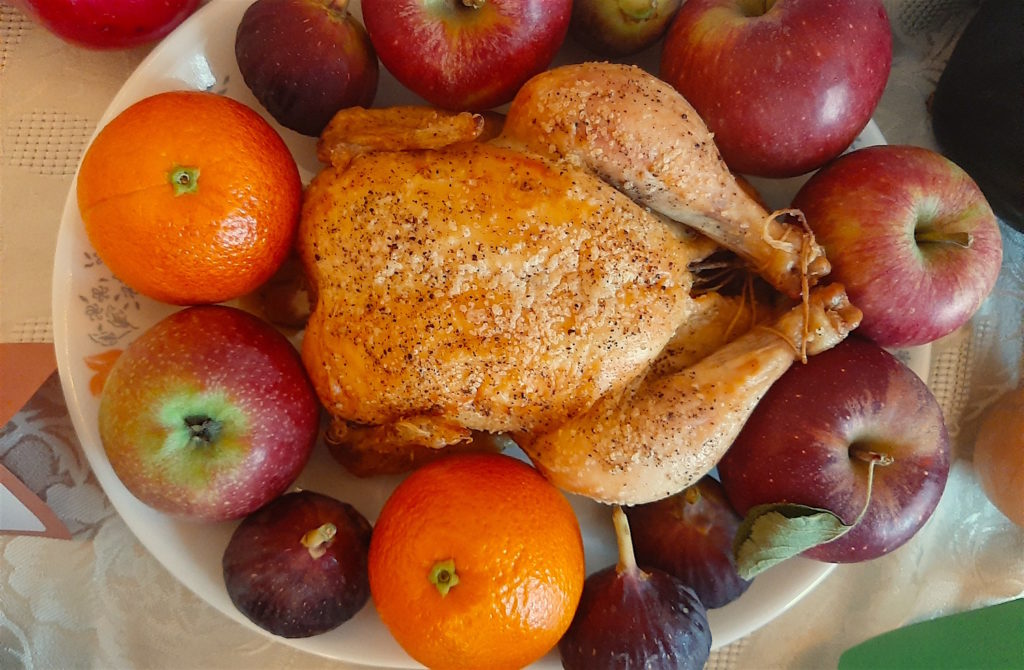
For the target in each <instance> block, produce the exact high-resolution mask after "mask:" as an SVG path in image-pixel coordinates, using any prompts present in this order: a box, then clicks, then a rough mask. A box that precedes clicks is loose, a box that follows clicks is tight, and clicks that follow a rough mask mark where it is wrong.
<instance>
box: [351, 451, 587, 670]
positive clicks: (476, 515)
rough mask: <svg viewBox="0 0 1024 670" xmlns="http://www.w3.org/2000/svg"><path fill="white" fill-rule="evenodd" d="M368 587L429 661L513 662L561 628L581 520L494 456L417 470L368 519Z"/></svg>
mask: <svg viewBox="0 0 1024 670" xmlns="http://www.w3.org/2000/svg"><path fill="white" fill-rule="evenodd" d="M369 571H370V591H371V593H372V595H373V601H374V604H375V605H376V607H377V611H378V613H379V614H380V618H381V620H382V621H383V622H384V624H385V625H386V626H387V628H388V630H390V631H391V634H392V635H393V636H394V638H395V640H397V641H398V643H399V644H400V645H401V646H402V648H403V649H405V651H406V652H408V654H409V655H410V656H412V657H413V658H414V659H416V660H417V661H419V662H420V663H422V664H424V665H426V666H427V667H429V668H435V669H445V670H449V669H450V670H454V669H459V668H465V669H467V670H468V669H472V670H480V669H482V668H488V669H491V668H494V669H500V668H521V667H524V666H526V665H528V664H530V663H532V662H533V661H535V660H537V659H539V658H540V657H542V656H543V655H544V654H546V653H547V652H548V651H549V650H551V649H552V648H553V647H554V645H555V644H556V643H557V642H558V640H559V638H560V637H561V636H562V634H563V633H564V632H565V631H566V629H567V628H568V627H569V624H570V622H571V621H572V617H573V614H574V613H575V611H576V605H577V604H578V603H579V598H580V594H581V592H582V590H583V580H584V578H585V568H584V560H583V542H582V539H581V536H580V528H579V523H578V521H577V519H576V515H575V513H574V512H573V509H572V507H571V506H570V505H569V502H568V501H567V500H566V498H565V496H564V495H563V494H562V493H561V492H560V491H559V490H558V489H556V488H555V487H554V486H553V485H552V484H550V483H549V482H548V481H547V480H546V479H544V477H543V476H542V475H541V474H540V473H539V472H537V470H535V469H534V468H532V467H531V466H530V465H528V464H526V463H523V462H522V461H518V460H516V459H514V458H512V457H510V456H505V455H502V454H458V455H453V456H447V457H444V458H441V459H440V460H437V461H434V462H432V463H429V464H427V465H425V466H423V467H421V468H420V469H418V470H416V471H414V472H413V473H412V474H411V475H410V476H409V477H408V478H406V479H405V480H404V481H403V482H402V483H401V484H399V485H398V487H396V488H395V490H394V492H393V493H392V494H391V496H390V497H389V498H388V500H387V501H386V502H385V504H384V508H383V509H382V510H381V513H380V516H379V517H378V519H377V522H376V525H375V526H374V531H373V536H372V539H371V541H370V554H369Z"/></svg>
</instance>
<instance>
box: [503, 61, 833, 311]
mask: <svg viewBox="0 0 1024 670" xmlns="http://www.w3.org/2000/svg"><path fill="white" fill-rule="evenodd" d="M502 137H503V138H504V139H505V140H506V141H507V142H509V143H510V144H514V145H518V146H523V147H526V148H528V149H529V150H531V151H534V152H536V153H539V154H542V155H550V156H557V157H560V158H564V159H566V160H569V161H572V162H574V163H578V164H580V165H582V166H585V167H586V168H587V169H589V170H591V171H592V172H594V173H595V174H598V175H600V176H601V178H602V179H604V180H605V181H607V182H608V183H610V184H613V185H615V186H616V187H617V188H619V189H621V190H622V191H623V192H625V193H627V194H628V195H629V196H630V197H631V198H633V199H634V200H636V201H637V202H639V203H641V204H643V205H646V206H648V207H650V208H651V209H653V210H654V211H656V212H659V213H661V214H663V215H665V216H667V217H669V218H671V219H674V220H676V221H679V222H681V223H684V224H686V225H688V226H691V227H693V228H694V229H696V230H699V231H700V232H702V233H704V234H705V235H707V236H708V237H710V238H711V239H713V240H715V241H716V242H718V243H720V244H721V245H722V246H724V247H726V248H728V249H731V250H733V251H735V252H736V253H738V254H739V255H740V256H742V257H743V258H745V259H747V260H748V261H749V262H750V264H751V265H752V266H753V268H754V269H755V270H756V271H757V272H758V273H759V274H760V275H761V276H763V277H764V278H765V279H766V280H767V281H768V282H769V283H771V284H772V285H774V286H775V287H776V288H778V289H779V290H780V291H782V292H783V293H785V294H787V295H789V296H790V297H794V298H795V297H799V296H800V295H801V291H802V286H803V278H804V267H803V266H804V265H806V276H807V279H808V280H809V282H810V284H811V285H813V284H814V283H816V281H817V280H818V279H819V278H820V277H823V276H824V275H826V274H827V273H828V271H829V264H828V261H827V259H826V258H825V255H824V250H823V249H822V248H821V247H820V246H819V245H818V244H816V243H815V242H814V240H813V237H809V238H807V237H806V235H807V231H805V230H804V229H803V228H802V227H800V226H798V225H794V224H788V223H785V222H783V221H781V220H780V218H779V217H778V216H775V215H772V214H769V212H767V211H765V209H764V208H763V207H762V206H761V204H760V203H759V202H758V201H757V199H756V198H754V197H751V195H750V194H749V193H748V192H747V191H746V190H745V189H744V188H743V186H742V185H741V184H740V183H739V182H737V180H736V178H735V177H734V176H733V175H732V173H731V172H730V171H729V168H728V167H727V166H726V164H725V162H724V161H723V160H722V157H721V155H720V154H719V153H718V148H717V147H716V146H715V143H714V140H713V138H712V135H711V133H710V132H709V131H708V129H707V126H705V125H704V122H703V121H702V120H701V118H700V116H699V115H698V114H697V112H696V110H694V108H693V107H692V106H691V105H690V103H689V102H687V101H686V99H685V98H683V97H682V96H681V95H679V93H678V92H676V91H675V89H673V88H672V87H671V86H670V85H668V84H667V83H665V82H663V81H661V80H660V79H657V78H656V77H652V76H651V75H649V74H648V73H646V72H644V71H643V70H641V69H640V68H638V67H636V66H632V65H618V64H612V63H579V64H574V65H567V66H564V67H559V68H554V69H552V70H549V71H547V72H543V73H541V74H539V75H537V76H536V77H534V78H533V79H531V80H530V81H528V82H527V83H526V84H525V85H524V86H523V87H522V89H520V91H519V92H518V93H517V94H516V97H515V100H513V101H512V104H511V105H510V107H509V110H508V114H507V118H506V121H505V125H504V129H503V130H502ZM805 245H806V249H804V248H803V247H804V246H805ZM802 253H806V257H805V258H802Z"/></svg>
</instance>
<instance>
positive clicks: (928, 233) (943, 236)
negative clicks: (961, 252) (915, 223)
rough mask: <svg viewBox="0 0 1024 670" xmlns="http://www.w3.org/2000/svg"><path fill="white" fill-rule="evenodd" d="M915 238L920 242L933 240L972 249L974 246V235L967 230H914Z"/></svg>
mask: <svg viewBox="0 0 1024 670" xmlns="http://www.w3.org/2000/svg"><path fill="white" fill-rule="evenodd" d="M914 239H915V240H917V242H918V243H921V242H926V243H928V242H931V243H935V244H952V245H954V246H958V247H963V248H964V249H970V248H971V247H972V246H974V236H973V235H971V234H970V233H968V232H966V231H951V232H944V231H940V230H934V229H932V230H923V231H920V232H917V231H915V232H914Z"/></svg>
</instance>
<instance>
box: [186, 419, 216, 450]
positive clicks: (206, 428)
mask: <svg viewBox="0 0 1024 670" xmlns="http://www.w3.org/2000/svg"><path fill="white" fill-rule="evenodd" d="M185 426H186V427H187V428H188V432H189V437H188V443H189V444H191V445H192V446H197V447H198V446H206V445H208V444H210V443H211V442H214V441H215V440H216V439H217V437H218V436H219V435H220V429H221V422H220V421H217V420H216V419H211V418H210V417H208V416H187V417H185Z"/></svg>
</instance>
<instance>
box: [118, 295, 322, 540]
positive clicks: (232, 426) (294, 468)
mask: <svg viewBox="0 0 1024 670" xmlns="http://www.w3.org/2000/svg"><path fill="white" fill-rule="evenodd" d="M319 412H320V405H319V401H318V400H317V397H316V395H315V392H314V391H313V387H312V385H311V384H310V382H309V379H308V377H307V376H306V371H305V368H303V366H302V362H301V360H300V359H299V355H298V352H297V350H296V349H295V347H293V346H292V344H291V342H289V341H288V339H287V338H285V336H284V335H282V334H281V333H279V332H278V331H277V330H275V329H274V328H273V327H272V326H270V325H269V324H268V323H266V322H265V321H262V320H260V319H258V318H257V317H255V316H253V315H251V314H248V313H247V312H243V311H241V310H239V309H235V308H233V307H227V306H224V305H205V306H199V307H189V308H187V309H184V310H181V311H178V312H175V313H174V314H171V315H170V316H168V317H167V318H165V319H163V320H162V321H160V322H158V323H157V324H156V325H154V326H152V327H151V328H149V329H148V330H146V331H145V332H144V333H143V334H142V335H141V336H140V337H139V338H138V339H137V340H135V341H134V342H132V343H131V344H130V345H129V346H128V348H127V349H126V350H125V352H124V353H123V354H122V355H121V356H120V358H118V359H117V362H116V363H115V364H114V367H113V369H112V370H111V371H110V376H109V377H108V378H107V381H106V383H105V384H104V386H103V392H102V395H101V397H100V409H99V429H100V438H101V440H102V443H103V448H104V450H105V451H106V454H107V457H108V458H109V459H110V464H111V466H112V467H113V469H114V472H115V473H116V474H117V476H118V477H119V478H120V480H121V482H122V483H124V485H125V487H126V488H127V489H128V490H129V491H130V492H131V493H132V494H134V495H135V497H137V498H138V499H139V500H141V501H142V502H144V503H146V504H147V505H149V506H151V507H153V508H155V509H157V510H160V511H162V512H165V513H167V514H171V515H174V516H177V517H181V518H189V519H196V520H209V521H216V520H225V519H236V518H240V517H243V516H245V515H246V514H249V513H250V512H252V511H253V510H255V509H257V508H258V507H261V506H262V505H264V504H265V503H267V502H268V501H270V500H271V499H273V498H276V497H277V496H278V495H280V494H281V493H282V492H284V490H285V489H287V488H288V487H289V486H290V485H291V484H292V483H293V482H294V481H295V479H296V478H297V477H298V475H299V472H300V471H301V470H302V468H303V467H304V466H305V464H306V462H307V461H308V459H309V456H310V453H311V451H312V448H313V443H314V441H315V439H316V436H317V431H318V425H319Z"/></svg>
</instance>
